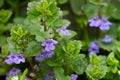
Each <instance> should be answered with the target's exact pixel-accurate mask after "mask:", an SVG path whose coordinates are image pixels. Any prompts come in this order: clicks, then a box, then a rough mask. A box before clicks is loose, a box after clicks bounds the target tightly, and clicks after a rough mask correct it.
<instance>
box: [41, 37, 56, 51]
mask: <svg viewBox="0 0 120 80" xmlns="http://www.w3.org/2000/svg"><path fill="white" fill-rule="evenodd" d="M57 43H58V42H57V41H56V40H53V39H47V40H46V41H44V42H42V44H41V46H45V50H46V51H51V50H54V49H55V46H54V44H57Z"/></svg>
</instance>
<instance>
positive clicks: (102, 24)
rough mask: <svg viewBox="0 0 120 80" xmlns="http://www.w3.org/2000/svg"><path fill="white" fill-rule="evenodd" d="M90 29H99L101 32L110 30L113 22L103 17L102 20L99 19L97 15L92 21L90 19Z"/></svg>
mask: <svg viewBox="0 0 120 80" xmlns="http://www.w3.org/2000/svg"><path fill="white" fill-rule="evenodd" d="M88 22H89V23H90V24H89V26H90V27H99V28H100V30H109V29H110V25H111V24H112V23H111V22H109V21H108V18H107V17H103V18H102V20H100V19H99V17H98V16H97V15H95V16H94V17H93V18H92V19H89V20H88Z"/></svg>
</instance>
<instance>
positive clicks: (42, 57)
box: [35, 54, 45, 61]
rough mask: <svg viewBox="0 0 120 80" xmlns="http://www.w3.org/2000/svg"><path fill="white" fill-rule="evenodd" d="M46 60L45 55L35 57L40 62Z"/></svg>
mask: <svg viewBox="0 0 120 80" xmlns="http://www.w3.org/2000/svg"><path fill="white" fill-rule="evenodd" d="M44 58H45V57H44V55H41V54H40V55H38V56H36V57H35V59H36V60H38V61H44Z"/></svg>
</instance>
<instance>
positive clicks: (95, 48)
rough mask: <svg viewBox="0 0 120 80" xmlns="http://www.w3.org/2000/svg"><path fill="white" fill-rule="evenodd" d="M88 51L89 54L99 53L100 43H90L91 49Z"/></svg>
mask: <svg viewBox="0 0 120 80" xmlns="http://www.w3.org/2000/svg"><path fill="white" fill-rule="evenodd" d="M88 51H89V54H90V53H91V52H94V53H99V45H98V42H97V41H96V40H95V41H93V42H91V43H90V47H89V50H88Z"/></svg>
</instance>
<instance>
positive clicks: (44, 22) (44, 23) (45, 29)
mask: <svg viewBox="0 0 120 80" xmlns="http://www.w3.org/2000/svg"><path fill="white" fill-rule="evenodd" d="M43 26H44V31H47V26H46V21H45V19H44V18H43Z"/></svg>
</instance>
